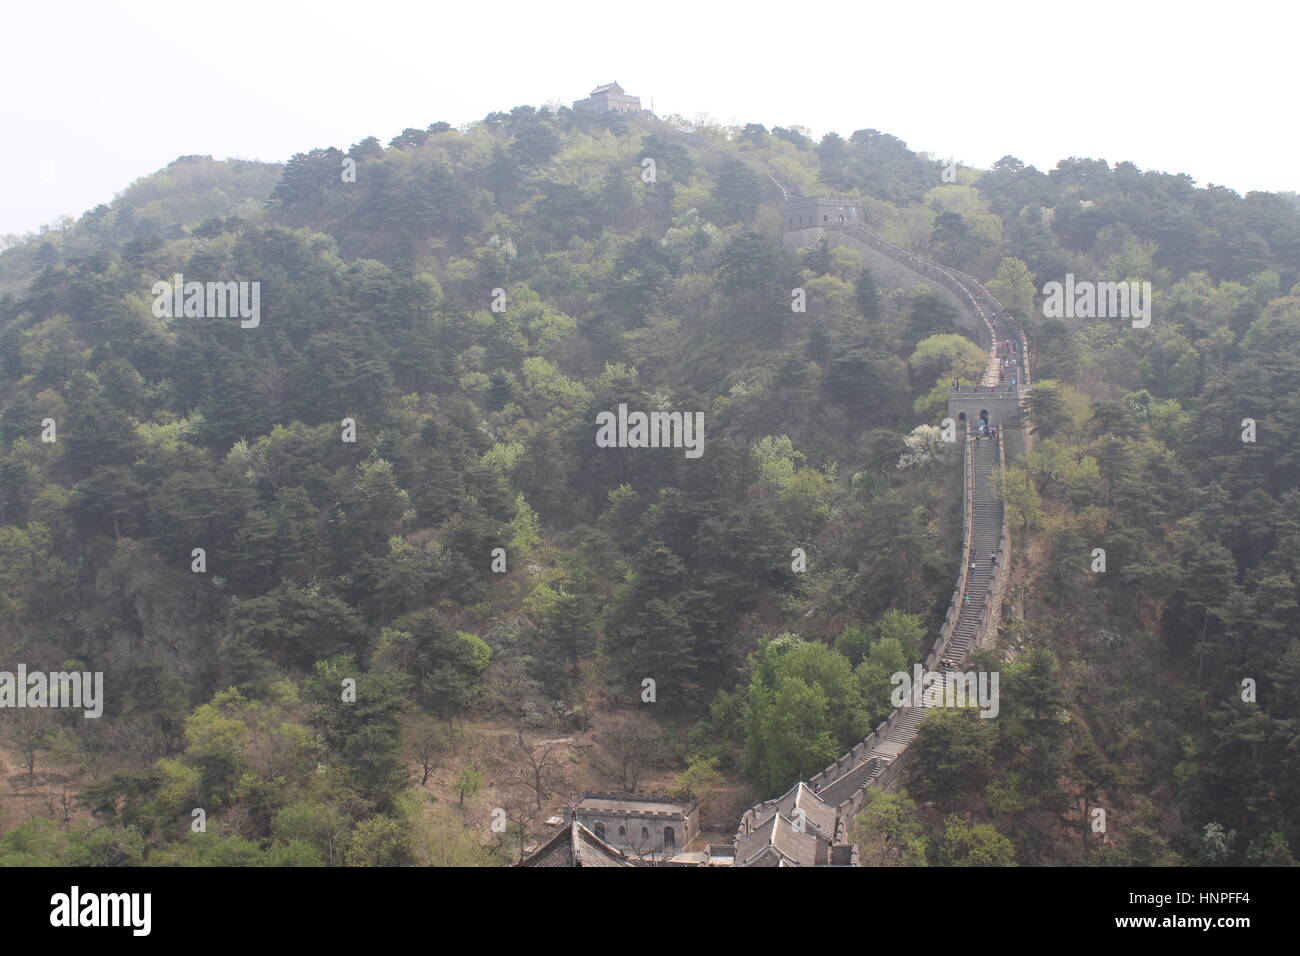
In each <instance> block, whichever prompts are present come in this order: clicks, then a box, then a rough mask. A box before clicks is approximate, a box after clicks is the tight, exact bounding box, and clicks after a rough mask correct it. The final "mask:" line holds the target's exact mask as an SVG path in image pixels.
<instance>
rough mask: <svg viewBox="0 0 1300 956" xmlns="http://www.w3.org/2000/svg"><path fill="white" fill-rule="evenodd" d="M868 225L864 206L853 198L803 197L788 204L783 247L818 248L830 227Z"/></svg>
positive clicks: (786, 206) (786, 205)
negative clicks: (863, 212) (863, 213)
mask: <svg viewBox="0 0 1300 956" xmlns="http://www.w3.org/2000/svg"><path fill="white" fill-rule="evenodd" d="M865 224H866V223H865V220H864V218H863V215H862V203H861V201H859V200H857V199H855V198H853V197H852V196H800V197H798V198H797V199H791V200H790V201H789V202H787V203H786V204H785V230H784V238H783V245H784V246H785V248H787V249H796V248H798V247H799V246H815V245H816V244H817V243H818V242H820V241H821V238H822V236H823V235H825V230H826V229H827V228H828V227H831V226H862V225H865Z"/></svg>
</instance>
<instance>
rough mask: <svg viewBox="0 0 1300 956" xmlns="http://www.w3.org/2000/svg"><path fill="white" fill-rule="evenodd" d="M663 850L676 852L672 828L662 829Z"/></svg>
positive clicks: (675, 841) (675, 840) (675, 838)
mask: <svg viewBox="0 0 1300 956" xmlns="http://www.w3.org/2000/svg"><path fill="white" fill-rule="evenodd" d="M664 850H665V851H667V852H669V853H674V852H676V850H677V837H676V835H675V834H674V833H673V828H672V827H664Z"/></svg>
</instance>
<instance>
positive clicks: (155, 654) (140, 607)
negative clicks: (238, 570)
mask: <svg viewBox="0 0 1300 956" xmlns="http://www.w3.org/2000/svg"><path fill="white" fill-rule="evenodd" d="M220 583H221V582H220V578H219V577H216V576H214V575H213V574H211V573H207V574H195V573H193V572H191V571H190V570H189V567H188V565H185V566H183V567H181V568H179V569H177V568H173V567H169V566H167V565H166V564H165V563H164V562H163V561H162V560H161V559H160V558H159V557H158V556H157V555H154V554H153V553H152V552H150V551H149V550H148V549H147V548H145V547H144V546H143V545H141V544H140V543H139V542H136V541H132V540H129V539H125V538H124V539H122V540H121V541H118V542H117V547H116V550H115V551H114V553H113V557H112V560H111V561H110V562H109V565H108V567H107V568H105V569H104V571H102V572H101V573H100V574H99V577H98V578H97V579H96V581H95V590H96V593H97V595H98V596H99V597H100V598H101V600H103V601H104V602H106V603H107V604H108V605H109V606H110V607H111V608H112V609H113V611H114V614H113V620H114V622H115V625H116V626H115V627H113V629H112V630H111V631H109V632H108V633H105V634H94V635H91V636H89V637H88V638H87V641H86V645H87V646H86V650H85V653H86V658H87V661H88V663H91V664H93V665H94V669H96V670H103V671H106V672H108V673H114V672H121V671H124V670H126V669H128V668H130V667H131V666H132V665H133V664H135V663H138V662H144V661H156V662H159V663H162V664H165V665H166V666H167V669H168V670H170V671H172V672H173V673H175V674H176V675H177V676H178V677H180V678H182V679H183V680H184V681H185V682H186V683H187V684H190V686H195V685H196V684H197V685H198V686H205V685H207V684H208V683H210V682H211V681H212V680H213V679H214V678H215V674H216V666H217V660H216V657H217V654H216V652H217V645H218V643H219V640H220V634H219V633H218V631H217V629H216V628H214V627H213V625H212V624H211V622H212V621H214V620H220V619H221V616H222V615H221V614H220V613H219V610H218V609H219V606H220V605H221V604H222V603H223V600H224V598H223V596H222V592H221V590H220V588H219V585H220Z"/></svg>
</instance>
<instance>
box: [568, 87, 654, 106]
mask: <svg viewBox="0 0 1300 956" xmlns="http://www.w3.org/2000/svg"><path fill="white" fill-rule="evenodd" d="M573 108H574V109H575V110H578V111H580V112H584V113H640V112H641V97H639V96H628V95H627V94H626V93H624V92H623V87H621V86H619V85H618V82H617V81H615V82H613V83H606V84H605V85H603V86H598V87H596V88H595V89H594V90H592V91H591V95H590V96H589V97H587V98H586V99H585V100H577V101H576V102H575V103H574V104H573Z"/></svg>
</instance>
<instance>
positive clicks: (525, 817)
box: [503, 794, 542, 863]
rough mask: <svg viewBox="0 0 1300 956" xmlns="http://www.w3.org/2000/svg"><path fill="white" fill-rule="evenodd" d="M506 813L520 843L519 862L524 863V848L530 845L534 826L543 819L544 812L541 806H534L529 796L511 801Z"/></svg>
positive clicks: (511, 829) (505, 808)
mask: <svg viewBox="0 0 1300 956" xmlns="http://www.w3.org/2000/svg"><path fill="white" fill-rule="evenodd" d="M503 809H504V810H505V811H506V820H507V821H509V823H510V830H509V832H511V833H512V834H513V835H514V837H515V838H516V839H517V840H518V841H519V862H520V863H522V862H523V861H524V848H525V847H526V846H527V845H528V837H529V834H531V833H532V830H533V827H534V825H536V823H537V821H538V820H540V819H541V816H542V810H541V807H540V806H533V802H532V801H531V800H530V799H529V798H528V795H527V794H524V795H523V796H521V797H518V798H516V799H513V800H511V802H510V804H509V806H506V807H504V808H503Z"/></svg>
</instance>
